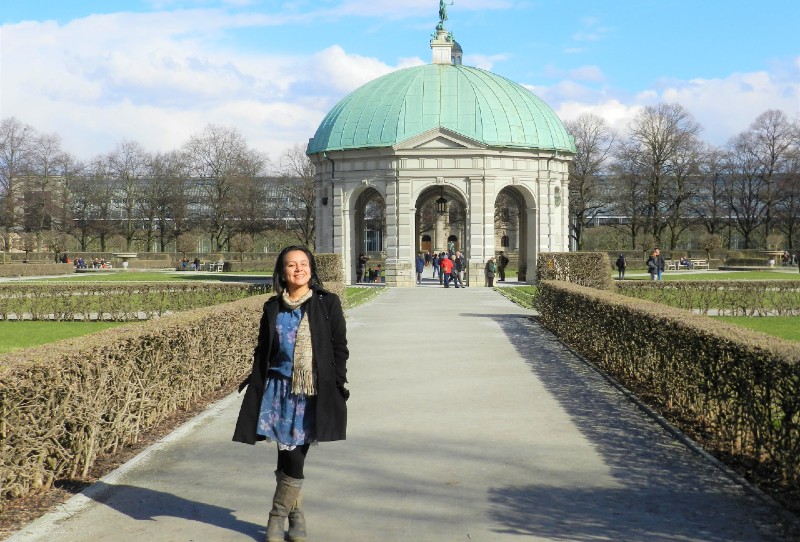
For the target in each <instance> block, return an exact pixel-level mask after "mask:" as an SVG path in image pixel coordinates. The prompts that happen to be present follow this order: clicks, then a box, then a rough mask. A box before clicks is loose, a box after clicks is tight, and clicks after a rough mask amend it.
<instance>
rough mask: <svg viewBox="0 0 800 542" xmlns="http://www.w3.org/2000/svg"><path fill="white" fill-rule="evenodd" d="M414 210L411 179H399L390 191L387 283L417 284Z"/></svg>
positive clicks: (387, 234) (387, 205)
mask: <svg viewBox="0 0 800 542" xmlns="http://www.w3.org/2000/svg"><path fill="white" fill-rule="evenodd" d="M414 246H415V243H414V211H413V210H412V205H411V182H410V181H409V180H408V179H402V180H401V179H397V180H396V181H395V182H393V183H391V182H390V183H389V189H388V190H387V192H386V244H385V247H384V248H385V249H386V273H385V276H386V285H387V286H402V287H409V288H410V287H413V286H414V283H415V281H414V259H413V251H414Z"/></svg>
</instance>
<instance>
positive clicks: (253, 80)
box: [1, 11, 423, 159]
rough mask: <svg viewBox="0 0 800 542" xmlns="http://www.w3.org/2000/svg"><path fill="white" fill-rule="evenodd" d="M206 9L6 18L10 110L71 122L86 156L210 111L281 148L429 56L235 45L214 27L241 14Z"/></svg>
mask: <svg viewBox="0 0 800 542" xmlns="http://www.w3.org/2000/svg"><path fill="white" fill-rule="evenodd" d="M204 13H205V15H203V16H200V15H199V14H198V12H195V11H193V12H181V13H171V14H168V13H158V14H148V15H142V14H114V15H108V16H106V15H102V16H101V15H95V16H90V17H86V18H84V19H79V20H75V21H73V22H70V23H68V24H65V25H63V26H62V25H58V24H56V23H55V22H44V23H20V24H16V25H6V26H4V27H3V28H2V35H3V78H2V83H1V84H2V105H3V107H2V115H3V116H4V117H8V116H16V117H17V118H19V119H20V120H21V121H23V122H26V123H28V124H31V125H32V126H34V127H35V128H36V129H37V130H40V131H42V132H55V133H58V134H60V135H61V136H62V139H63V144H64V148H65V150H67V151H69V152H72V153H73V154H75V155H76V156H77V157H79V158H81V159H88V158H90V157H92V156H93V155H96V154H100V153H104V152H108V151H109V150H111V149H112V148H113V147H114V146H115V145H116V144H117V143H118V142H119V141H121V140H122V139H131V140H134V141H139V142H141V143H142V144H143V145H144V146H145V147H146V148H147V149H149V150H151V151H166V150H172V149H176V148H178V147H179V146H180V145H181V144H183V143H184V142H185V141H186V140H187V139H188V138H189V136H191V135H192V134H194V133H196V132H198V131H200V130H202V129H203V128H204V127H205V126H206V125H207V124H208V123H214V124H221V125H229V126H235V127H236V128H238V129H239V130H240V131H241V132H242V133H243V134H245V135H246V136H247V138H248V141H250V142H251V144H253V145H254V146H258V148H260V149H261V150H264V151H267V152H269V153H270V154H271V155H273V156H277V155H279V154H280V153H281V152H282V151H283V150H284V149H285V148H288V147H290V146H292V145H294V144H296V143H301V144H304V143H306V142H307V141H308V138H309V137H311V136H313V134H314V131H315V130H316V128H317V125H318V123H319V121H320V120H321V119H322V117H323V116H324V115H325V114H326V113H327V112H328V110H329V109H330V107H332V106H333V104H334V103H335V102H336V101H338V100H339V99H341V98H342V97H343V96H344V95H346V94H347V93H348V92H350V91H352V90H353V89H355V88H357V87H358V86H360V85H362V84H364V83H366V82H367V81H370V80H372V79H374V78H376V77H379V76H381V75H384V74H386V73H389V72H391V71H393V70H396V69H398V68H400V67H407V66H413V65H418V64H422V63H423V61H422V60H421V59H419V58H403V59H401V60H400V61H399V63H398V66H390V65H388V64H385V63H383V62H381V61H379V60H377V59H374V58H369V57H365V56H360V55H353V54H349V53H347V52H346V51H345V50H343V49H342V48H341V47H340V46H336V45H334V46H331V47H328V48H326V49H324V50H322V51H319V52H317V53H314V54H311V55H299V54H297V55H275V54H257V53H242V52H240V51H232V50H227V49H226V48H224V47H220V46H219V45H218V42H217V41H216V40H215V39H214V38H215V36H217V35H219V34H221V33H223V32H224V31H225V28H227V26H226V25H238V24H240V21H238V20H234V19H235V18H231V17H228V16H225V15H224V14H221V13H220V14H218V15H219V17H217V18H216V19H214V17H209V14H208V12H204ZM198 27H202V28H201V30H200V31H198ZM198 32H199V33H198Z"/></svg>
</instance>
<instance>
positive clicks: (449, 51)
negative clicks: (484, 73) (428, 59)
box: [431, 0, 461, 64]
mask: <svg viewBox="0 0 800 542" xmlns="http://www.w3.org/2000/svg"><path fill="white" fill-rule="evenodd" d="M448 5H450V6H452V5H453V3H452V2H450V3H449V4H447V3H446V2H445V1H444V0H439V24H437V25H436V31H435V32H434V33H433V36H432V37H431V49H432V51H433V63H434V64H461V46H460V45H458V44H457V43H456V41H455V39H453V33H452V32H448V31H447V30H445V28H444V22H445V21H446V20H447V6H448ZM454 46H455V47H454ZM454 48H457V52H458V55H457V58H456V56H454V55H453V51H454Z"/></svg>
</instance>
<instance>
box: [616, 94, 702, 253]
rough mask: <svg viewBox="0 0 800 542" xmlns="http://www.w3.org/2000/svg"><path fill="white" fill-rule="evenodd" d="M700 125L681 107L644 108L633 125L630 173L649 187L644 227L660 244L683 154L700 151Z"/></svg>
mask: <svg viewBox="0 0 800 542" xmlns="http://www.w3.org/2000/svg"><path fill="white" fill-rule="evenodd" d="M699 132H700V125H699V124H698V123H697V122H695V120H694V118H693V117H692V115H691V114H690V113H689V112H688V111H686V110H685V109H684V108H683V107H682V106H680V105H678V104H659V105H657V106H655V107H646V108H644V109H643V110H642V111H641V112H640V113H639V114H638V115H637V116H636V117H635V118H634V119H633V121H632V122H631V125H630V133H629V136H628V138H627V140H626V141H625V145H624V152H625V154H626V159H627V161H628V169H629V173H630V174H632V175H635V176H638V177H639V178H640V179H641V180H643V181H644V183H645V193H644V204H645V207H644V209H643V211H644V212H643V215H644V216H643V219H644V227H645V230H646V231H647V232H649V233H650V234H651V235H652V237H653V239H654V240H655V242H656V243H661V241H662V239H661V237H662V234H663V232H664V230H665V229H666V228H667V227H668V224H667V222H666V220H665V216H664V215H665V212H666V210H667V207H668V206H669V205H670V202H668V201H667V200H668V199H669V194H668V189H669V186H670V181H672V180H674V177H675V175H676V173H677V171H676V169H677V167H678V162H679V161H680V156H681V154H683V153H687V152H690V151H691V149H693V148H695V147H697V145H698V143H697V134H698V133H699Z"/></svg>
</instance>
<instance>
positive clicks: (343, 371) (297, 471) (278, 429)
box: [233, 246, 349, 542]
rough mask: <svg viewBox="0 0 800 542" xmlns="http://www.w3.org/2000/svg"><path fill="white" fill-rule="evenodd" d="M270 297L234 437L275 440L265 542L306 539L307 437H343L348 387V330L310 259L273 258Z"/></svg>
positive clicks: (299, 255) (307, 255)
mask: <svg viewBox="0 0 800 542" xmlns="http://www.w3.org/2000/svg"><path fill="white" fill-rule="evenodd" d="M272 277H273V288H274V291H275V294H276V295H275V296H274V297H271V298H270V299H269V300H268V301H267V302H266V303H265V304H264V313H263V315H262V316H261V325H260V328H259V331H258V344H257V346H256V349H255V352H254V354H253V370H252V372H251V373H250V376H249V377H248V378H247V380H245V381H244V382H242V385H241V386H240V388H239V391H241V390H242V389H244V388H245V387H247V392H246V393H245V396H244V400H243V402H242V408H241V410H240V412H239V419H238V420H237V422H236V431H235V433H234V436H233V440H235V441H238V442H244V443H247V444H255V443H256V441H258V440H267V441H273V442H276V443H277V445H278V465H277V469H276V470H275V479H276V482H277V484H276V489H275V495H274V497H273V500H272V510H271V511H270V513H269V523H268V524H267V536H266V539H267V542H279V541H283V540H284V524H285V521H286V518H287V517H288V519H289V533H288V534H289V540H292V541H296V542H297V541H303V540H305V539H306V523H305V517H304V515H303V510H302V506H301V497H300V489H301V487H302V485H303V466H304V463H305V458H306V454H307V453H308V449H309V446H310V445H311V444H312V443H314V442H328V441H334V440H344V438H345V430H346V427H347V406H346V404H345V401H347V398H348V397H349V391H348V390H347V389H346V388H345V387H344V385H345V383H346V382H347V358H348V356H349V352H348V350H347V337H346V335H347V331H346V327H345V320H344V313H343V311H342V305H341V302H340V301H339V298H338V297H337V296H336V295H335V294H332V293H331V292H328V291H327V290H323V289H322V284H321V282H320V280H319V277H317V266H316V262H315V261H314V256H313V255H312V254H311V252H310V251H309V250H308V249H307V248H305V247H299V246H291V247H287V248H285V249H283V250H282V251H281V253H280V255H279V256H278V259H277V261H276V262H275V272H274V274H273V275H272Z"/></svg>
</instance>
